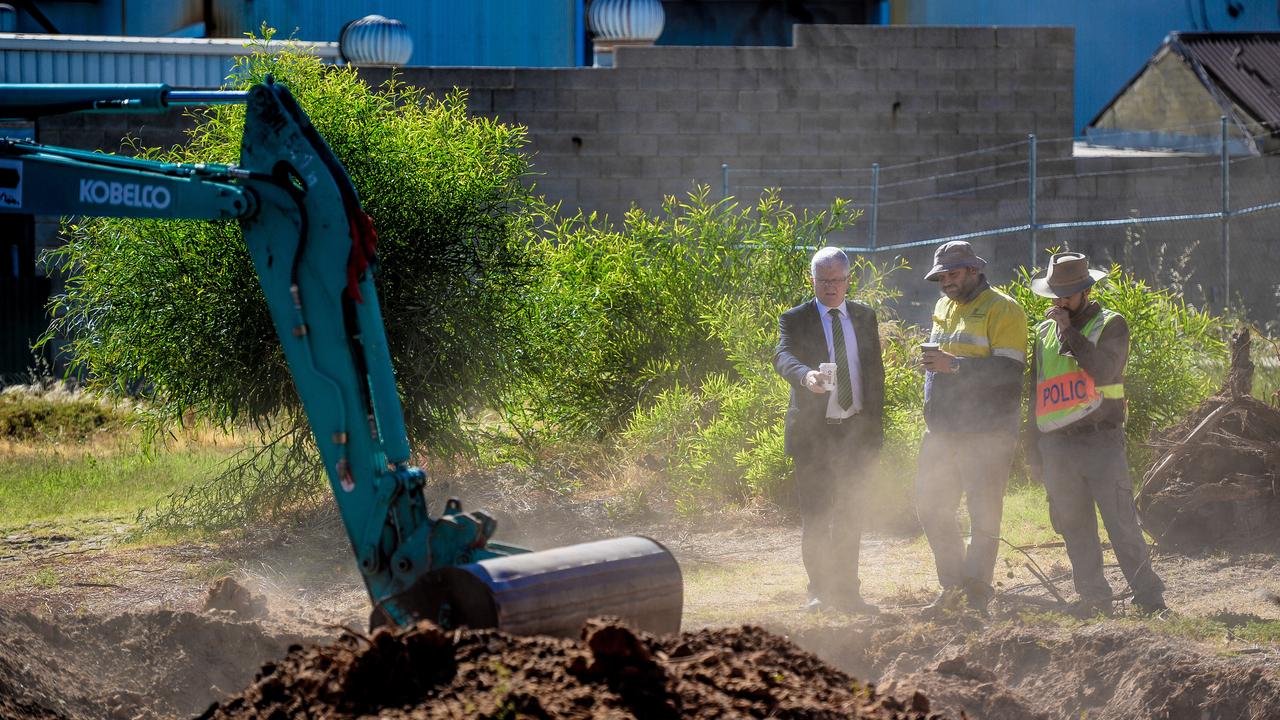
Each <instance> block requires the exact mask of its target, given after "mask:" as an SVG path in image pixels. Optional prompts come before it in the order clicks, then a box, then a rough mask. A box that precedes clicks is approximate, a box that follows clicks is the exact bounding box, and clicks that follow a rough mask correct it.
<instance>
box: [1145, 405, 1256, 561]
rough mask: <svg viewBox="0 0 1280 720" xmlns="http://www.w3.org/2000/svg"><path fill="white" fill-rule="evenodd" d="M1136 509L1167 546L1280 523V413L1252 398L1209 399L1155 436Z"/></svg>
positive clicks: (1217, 541) (1189, 546)
mask: <svg viewBox="0 0 1280 720" xmlns="http://www.w3.org/2000/svg"><path fill="white" fill-rule="evenodd" d="M1154 444H1156V445H1157V446H1163V447H1164V451H1163V452H1162V453H1161V455H1160V456H1159V457H1158V458H1157V459H1156V461H1155V463H1154V464H1153V465H1152V466H1151V469H1150V470H1149V471H1148V472H1147V473H1146V476H1145V477H1144V478H1143V483H1142V488H1141V490H1140V491H1139V493H1138V498H1137V502H1138V514H1139V517H1140V518H1141V520H1142V525H1143V528H1144V529H1146V530H1147V532H1149V533H1151V535H1152V537H1154V538H1155V539H1156V540H1157V541H1158V542H1159V543H1160V544H1161V546H1163V547H1166V548H1170V549H1177V550H1194V549H1201V548H1205V547H1212V546H1219V545H1222V544H1224V543H1229V542H1232V541H1235V540H1237V539H1240V538H1247V537H1258V536H1260V535H1266V534H1269V533H1273V532H1274V528H1275V527H1276V526H1277V524H1280V502H1277V498H1276V482H1277V480H1280V411H1278V410H1276V409H1275V408H1273V407H1271V406H1270V405H1267V404H1266V403H1263V402H1260V401H1258V400H1256V399H1254V398H1253V397H1250V396H1248V395H1241V396H1237V397H1234V398H1233V397H1229V396H1221V395H1220V396H1215V397H1211V398H1209V399H1208V400H1205V401H1204V402H1203V403H1201V404H1200V406H1199V407H1197V408H1196V409H1195V410H1193V411H1192V412H1191V413H1190V414H1189V415H1188V416H1187V417H1186V418H1184V419H1183V421H1182V422H1180V423H1179V424H1178V425H1177V426H1175V427H1174V428H1172V429H1170V430H1168V431H1166V432H1165V433H1163V434H1162V435H1160V436H1158V437H1157V438H1155V440H1154Z"/></svg>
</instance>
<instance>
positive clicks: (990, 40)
mask: <svg viewBox="0 0 1280 720" xmlns="http://www.w3.org/2000/svg"><path fill="white" fill-rule="evenodd" d="M955 31H956V47H962V48H989V47H995V45H996V28H995V27H994V26H989V25H988V26H983V27H973V26H970V27H958V28H955Z"/></svg>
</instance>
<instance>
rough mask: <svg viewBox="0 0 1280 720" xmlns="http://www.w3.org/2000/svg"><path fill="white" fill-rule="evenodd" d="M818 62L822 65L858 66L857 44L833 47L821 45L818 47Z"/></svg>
mask: <svg viewBox="0 0 1280 720" xmlns="http://www.w3.org/2000/svg"><path fill="white" fill-rule="evenodd" d="M815 52H816V54H817V56H818V63H819V65H821V66H822V67H838V66H841V65H845V66H848V67H857V66H858V52H859V48H858V46H857V45H836V46H831V47H820V48H817V49H816V51H815Z"/></svg>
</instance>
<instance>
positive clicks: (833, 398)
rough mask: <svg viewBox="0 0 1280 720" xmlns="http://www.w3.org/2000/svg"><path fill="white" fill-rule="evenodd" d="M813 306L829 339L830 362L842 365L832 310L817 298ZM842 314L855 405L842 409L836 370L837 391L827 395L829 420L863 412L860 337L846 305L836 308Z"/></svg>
mask: <svg viewBox="0 0 1280 720" xmlns="http://www.w3.org/2000/svg"><path fill="white" fill-rule="evenodd" d="M813 304H814V305H815V306H817V308H818V313H819V314H820V315H821V316H822V333H823V335H825V336H826V338H827V357H828V358H829V360H828V362H833V363H836V365H837V366H838V365H840V364H841V363H842V361H843V360H844V358H840V359H839V360H837V359H836V353H835V349H834V348H833V346H832V341H831V319H832V318H831V314H830V311H831V308H829V307H827V306H826V305H823V304H822V301H820V300H818V299H817V298H814V299H813ZM835 309H836V310H838V311H839V312H840V326H841V327H842V328H843V329H844V347H845V352H847V353H848V357H849V379H850V380H852V381H853V404H852V405H850V406H849V409H848V410H845V409H844V408H842V407H840V400H839V396H840V393H839V389H840V371H839V368H838V367H837V370H836V385H835V389H834V390H832V391H831V392H829V393H827V417H829V418H840V419H844V418H848V417H853V416H854V415H857V414H858V412H859V411H860V410H862V373H861V367H860V366H859V364H858V336H857V335H855V334H854V332H853V321H852V320H850V319H849V308H848V305H846V304H845V303H840V306H839V307H837V308H835Z"/></svg>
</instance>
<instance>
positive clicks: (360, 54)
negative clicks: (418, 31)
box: [338, 15, 413, 65]
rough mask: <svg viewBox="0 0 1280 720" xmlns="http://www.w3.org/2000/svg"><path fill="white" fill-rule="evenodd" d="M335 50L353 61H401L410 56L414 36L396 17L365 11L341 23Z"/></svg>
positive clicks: (373, 63) (374, 63) (381, 63)
mask: <svg viewBox="0 0 1280 720" xmlns="http://www.w3.org/2000/svg"><path fill="white" fill-rule="evenodd" d="M338 51H339V52H340V53H342V59H344V60H346V61H347V62H349V63H351V64H352V65H404V64H405V63H407V62H409V58H410V57H412V56H413V38H412V37H411V36H410V35H409V29H408V28H406V27H405V26H404V23H402V22H400V21H399V20H392V19H390V18H385V17H382V16H381V15H366V16H364V17H362V18H360V19H359V20H354V21H352V22H349V23H347V24H346V25H345V26H343V28H342V33H341V34H339V35H338Z"/></svg>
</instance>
